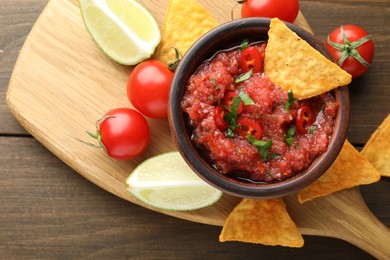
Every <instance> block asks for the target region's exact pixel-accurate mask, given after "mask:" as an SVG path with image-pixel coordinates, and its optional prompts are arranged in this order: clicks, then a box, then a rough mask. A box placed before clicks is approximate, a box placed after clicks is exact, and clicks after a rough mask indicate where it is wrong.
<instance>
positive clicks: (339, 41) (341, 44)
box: [326, 25, 374, 78]
mask: <svg viewBox="0 0 390 260" xmlns="http://www.w3.org/2000/svg"><path fill="white" fill-rule="evenodd" d="M371 37H372V35H368V33H367V32H366V31H365V30H364V29H363V28H361V27H359V26H356V25H343V26H340V27H339V28H336V29H335V30H333V31H332V32H331V33H330V34H329V36H328V40H327V42H326V48H327V49H328V50H329V52H330V54H332V56H333V58H334V60H335V61H336V62H337V63H338V64H339V66H340V67H341V68H342V69H344V70H345V71H347V72H348V73H349V74H351V75H352V77H353V78H357V77H360V76H362V75H363V74H364V73H366V71H367V70H368V68H369V67H370V66H371V64H372V59H373V56H374V43H373V42H372V40H371Z"/></svg>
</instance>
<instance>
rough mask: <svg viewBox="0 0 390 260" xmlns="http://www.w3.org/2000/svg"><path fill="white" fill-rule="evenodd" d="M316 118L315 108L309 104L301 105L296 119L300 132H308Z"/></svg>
mask: <svg viewBox="0 0 390 260" xmlns="http://www.w3.org/2000/svg"><path fill="white" fill-rule="evenodd" d="M315 120H316V115H315V113H314V112H313V110H312V109H311V108H310V107H309V106H301V107H300V108H299V109H298V111H297V117H296V119H295V125H296V127H297V130H298V132H299V133H301V134H306V133H307V132H308V130H309V127H310V126H311V125H312V124H313V123H314V121H315Z"/></svg>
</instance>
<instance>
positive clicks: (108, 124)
mask: <svg viewBox="0 0 390 260" xmlns="http://www.w3.org/2000/svg"><path fill="white" fill-rule="evenodd" d="M238 3H240V4H242V8H241V16H242V17H243V18H247V17H278V18H279V19H281V20H283V21H286V22H290V23H292V22H294V20H295V19H296V17H297V15H298V12H299V1H298V0H245V1H238ZM326 48H327V49H328V50H329V52H330V53H331V54H332V56H333V58H334V59H335V61H336V62H338V64H339V65H340V67H341V68H343V69H344V70H346V71H347V72H349V73H350V74H351V75H352V77H353V78H356V77H360V76H361V75H363V74H364V73H365V72H366V71H367V70H368V68H369V66H370V65H371V63H372V59H373V54H374V44H373V42H372V40H371V35H368V33H367V32H366V31H364V30H363V29H362V28H360V27H358V26H356V25H345V26H341V27H339V28H337V29H335V30H334V31H333V32H331V33H330V35H329V36H328V39H327V42H326ZM248 49H249V50H248V51H247V52H249V51H250V48H248ZM248 55H249V57H250V60H252V61H253V60H255V61H256V60H257V61H259V60H262V59H254V58H253V57H252V56H253V55H255V54H253V53H249V54H248ZM251 57H252V58H251ZM244 63H245V62H244ZM247 63H248V62H247ZM248 64H249V65H250V67H251V68H253V67H255V68H256V67H258V66H262V64H258V63H255V64H250V63H248ZM249 65H248V66H249ZM172 79H173V72H172V71H171V70H170V69H169V68H168V66H167V65H166V64H165V63H163V62H161V61H158V60H147V61H144V62H141V63H140V64H138V65H137V66H136V67H135V68H134V70H133V71H132V72H131V74H130V76H129V79H128V82H127V96H128V98H129V101H130V102H131V104H132V105H133V106H134V107H135V109H136V110H135V109H131V108H117V109H113V110H110V111H108V112H107V113H106V114H105V115H104V116H103V117H102V119H100V120H99V121H98V125H97V133H96V134H90V135H91V136H92V137H94V138H96V139H97V140H98V141H99V143H100V146H101V147H103V148H104V149H105V150H106V152H107V154H108V155H109V156H110V157H111V158H114V159H119V160H127V159H132V158H134V157H136V156H138V155H139V154H141V153H142V152H143V151H144V150H145V149H146V148H147V146H148V144H149V135H150V132H149V126H148V122H147V120H146V118H145V116H146V117H149V118H166V117H167V111H168V98H169V91H170V86H171V82H172ZM226 102H228V101H226ZM220 113H221V111H219V113H218V111H216V114H217V115H218V114H220ZM217 120H218V117H217ZM223 123H224V122H222V121H221V122H220V125H222V124H223ZM240 123H241V124H244V123H245V122H240ZM225 124H226V123H225ZM248 124H249V123H248ZM221 127H225V126H221ZM249 128H250V127H249ZM252 128H253V127H252ZM252 128H250V129H252ZM257 132H259V133H261V131H260V130H258V131H257Z"/></svg>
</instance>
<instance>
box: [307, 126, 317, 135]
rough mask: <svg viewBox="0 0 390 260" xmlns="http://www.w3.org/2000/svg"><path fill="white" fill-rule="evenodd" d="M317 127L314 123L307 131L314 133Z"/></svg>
mask: <svg viewBox="0 0 390 260" xmlns="http://www.w3.org/2000/svg"><path fill="white" fill-rule="evenodd" d="M315 129H316V127H315V126H314V125H312V126H311V127H309V130H307V133H308V134H312V133H314V130H315Z"/></svg>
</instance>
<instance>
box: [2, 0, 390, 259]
mask: <svg viewBox="0 0 390 260" xmlns="http://www.w3.org/2000/svg"><path fill="white" fill-rule="evenodd" d="M138 2H139V3H141V4H142V5H144V6H145V7H147V9H148V10H149V11H150V12H151V13H152V14H153V15H154V17H155V18H156V20H157V22H158V23H159V24H160V26H162V24H163V21H164V16H165V13H166V10H167V6H168V0H138ZM199 2H200V3H201V4H202V5H203V6H204V7H205V8H206V9H207V10H209V11H210V12H211V13H212V14H213V16H214V17H215V18H216V19H217V20H218V21H219V22H221V23H223V22H226V21H229V20H230V19H231V18H230V12H231V9H232V8H233V6H234V5H235V4H236V1H235V0H225V1H224V4H221V2H219V1H218V3H217V1H207V0H199ZM234 16H235V17H239V16H240V14H239V8H236V9H235V14H234ZM295 24H296V25H298V26H301V27H304V28H306V29H307V30H310V27H309V25H308V24H307V22H306V20H305V18H304V17H303V15H302V14H301V13H300V14H299V16H298V18H297V20H296V22H295ZM131 69H132V68H131V67H127V66H122V65H118V64H116V63H115V62H112V61H111V60H110V59H108V58H107V57H106V56H105V55H104V54H102V52H101V51H100V50H99V49H98V48H97V46H96V45H95V43H94V42H93V41H92V39H91V37H90V36H89V34H88V33H87V31H86V29H85V27H84V23H83V21H82V19H81V15H80V11H79V8H78V4H77V1H76V0H51V1H50V2H49V3H48V5H47V6H46V8H45V10H44V11H43V13H42V14H41V16H40V17H39V19H38V21H37V23H36V24H35V26H34V27H33V29H32V31H31V33H30V35H29V36H28V38H27V40H26V42H25V44H24V46H23V49H22V51H21V53H20V55H19V58H18V60H17V63H16V65H15V68H14V71H13V74H12V77H11V80H10V84H9V89H8V92H7V102H8V106H9V108H10V110H11V112H12V113H13V114H14V116H15V117H16V118H17V120H18V121H19V122H20V123H21V124H22V125H23V126H24V127H25V128H26V129H27V131H29V132H30V133H31V134H32V135H33V136H34V137H35V138H36V139H37V140H38V141H40V142H41V143H42V144H43V145H44V146H46V147H47V148H48V149H49V150H50V151H51V152H53V153H54V154H55V155H56V156H58V157H59V158H60V159H61V160H63V161H64V162H65V163H67V164H68V165H69V166H70V167H72V168H73V169H75V170H76V171H77V172H78V173H80V174H81V175H83V176H84V177H85V178H87V179H88V180H90V181H91V182H93V183H95V184H96V185H98V186H100V187H101V188H103V189H105V190H107V191H109V192H111V193H113V194H115V195H117V196H119V197H121V198H123V199H125V200H128V201H130V202H132V203H136V204H138V205H140V206H143V207H147V206H146V205H144V204H142V203H140V202H139V201H136V200H135V199H134V198H133V197H132V196H131V195H130V194H128V193H127V192H126V189H125V184H124V181H125V179H126V178H127V176H128V175H129V174H130V173H131V171H132V170H133V169H134V168H135V167H136V166H137V165H138V164H139V163H140V162H142V161H143V160H145V159H147V158H149V157H151V156H154V155H157V154H160V153H162V152H167V151H172V150H176V147H175V145H174V143H173V141H172V139H171V136H170V132H169V129H168V123H167V120H161V119H160V120H156V119H148V121H149V124H150V128H151V141H150V145H149V147H148V149H147V150H146V152H145V153H144V154H143V155H141V156H139V157H138V158H135V159H133V160H131V161H126V162H121V161H115V160H111V159H110V158H108V157H107V156H106V155H105V154H104V153H103V152H102V151H101V150H98V149H95V148H93V147H90V146H87V145H85V144H83V143H81V142H80V141H78V139H81V140H87V141H89V137H88V136H87V134H86V133H85V130H91V131H93V130H94V129H95V122H96V120H98V119H99V118H100V117H101V116H102V115H103V114H104V113H105V112H107V111H108V110H110V109H112V108H116V107H131V105H130V103H129V101H128V99H127V96H126V81H127V78H128V75H129V74H130V72H131ZM239 200H240V199H238V198H235V197H232V196H228V195H224V196H223V197H222V199H221V200H220V201H219V202H217V203H216V204H214V205H212V206H210V207H208V208H204V209H200V210H196V211H189V212H171V211H160V212H162V213H164V214H168V215H171V216H175V217H178V218H182V219H187V220H190V221H196V222H200V223H205V224H210V225H219V226H222V225H223V223H224V221H225V219H226V217H227V215H228V214H229V213H230V212H231V210H232V209H233V207H234V206H235V205H236V204H237V203H238V202H239ZM285 201H286V204H287V207H288V210H289V213H290V215H291V217H292V218H293V220H294V221H295V222H296V223H297V225H298V227H299V228H300V231H301V232H302V233H303V234H307V235H321V236H332V237H338V238H341V239H344V240H346V241H349V242H351V243H353V244H355V245H357V246H359V247H360V248H362V249H364V250H366V251H367V252H370V253H371V254H373V255H374V256H376V257H378V258H386V257H390V247H389V245H390V232H389V230H388V229H387V228H386V227H385V226H384V225H383V224H382V223H380V222H379V221H378V220H377V219H376V218H375V216H373V215H372V214H371V212H370V211H369V210H368V209H367V207H366V205H365V204H364V202H363V200H362V198H361V196H360V192H359V189H358V188H355V189H350V190H345V191H343V192H338V193H335V194H334V195H331V196H327V197H325V198H320V199H316V200H314V201H312V202H308V203H305V204H303V205H300V204H299V203H298V202H297V200H296V199H295V196H290V197H287V198H285ZM153 210H155V209H153Z"/></svg>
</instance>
